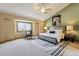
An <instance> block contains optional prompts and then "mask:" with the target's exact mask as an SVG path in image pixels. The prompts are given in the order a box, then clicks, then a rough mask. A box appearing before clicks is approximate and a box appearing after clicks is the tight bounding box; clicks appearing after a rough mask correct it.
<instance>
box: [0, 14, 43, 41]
mask: <svg viewBox="0 0 79 59" xmlns="http://www.w3.org/2000/svg"><path fill="white" fill-rule="evenodd" d="M15 19H16V20H26V21H31V23H32V24H33V27H32V29H33V30H32V31H33V35H37V34H38V33H40V32H42V31H43V29H42V28H43V27H42V26H41V24H42V22H41V21H37V20H35V19H32V18H29V17H22V16H16V15H11V14H6V13H0V42H3V41H6V40H12V39H15V38H20V37H23V36H24V32H17V31H16V21H15ZM37 24H38V26H37V27H38V30H39V32H38V31H36V30H35V29H37V27H36V25H37ZM42 25H43V24H42ZM39 28H41V29H39Z"/></svg>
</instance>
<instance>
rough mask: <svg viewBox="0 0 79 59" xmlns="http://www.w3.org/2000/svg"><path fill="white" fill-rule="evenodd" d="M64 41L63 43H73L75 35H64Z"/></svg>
mask: <svg viewBox="0 0 79 59" xmlns="http://www.w3.org/2000/svg"><path fill="white" fill-rule="evenodd" d="M64 40H65V41H68V40H70V41H72V42H74V40H75V35H74V34H66V35H65V36H64Z"/></svg>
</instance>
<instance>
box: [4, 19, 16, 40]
mask: <svg viewBox="0 0 79 59" xmlns="http://www.w3.org/2000/svg"><path fill="white" fill-rule="evenodd" d="M4 25H5V39H6V40H12V39H14V35H15V23H14V20H11V19H5V20H4Z"/></svg>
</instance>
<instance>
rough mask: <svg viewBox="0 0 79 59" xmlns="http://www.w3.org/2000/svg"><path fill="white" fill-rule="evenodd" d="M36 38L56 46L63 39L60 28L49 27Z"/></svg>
mask: <svg viewBox="0 0 79 59" xmlns="http://www.w3.org/2000/svg"><path fill="white" fill-rule="evenodd" d="M38 38H40V39H42V40H45V41H48V42H51V43H54V44H57V43H59V42H60V40H61V39H63V38H64V34H63V33H62V29H61V28H57V27H51V28H50V29H49V30H48V31H47V32H45V33H40V34H39V36H38Z"/></svg>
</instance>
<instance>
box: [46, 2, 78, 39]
mask: <svg viewBox="0 0 79 59" xmlns="http://www.w3.org/2000/svg"><path fill="white" fill-rule="evenodd" d="M59 14H60V15H61V26H67V25H73V26H74V30H75V32H76V36H77V38H78V39H79V3H72V4H70V5H69V6H67V7H66V8H64V9H63V10H61V11H59V12H58V13H56V14H55V15H59ZM45 26H52V17H50V18H48V19H47V20H46V22H45Z"/></svg>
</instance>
